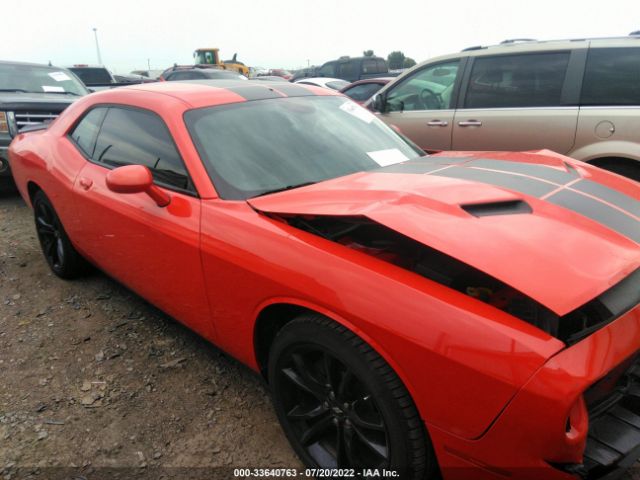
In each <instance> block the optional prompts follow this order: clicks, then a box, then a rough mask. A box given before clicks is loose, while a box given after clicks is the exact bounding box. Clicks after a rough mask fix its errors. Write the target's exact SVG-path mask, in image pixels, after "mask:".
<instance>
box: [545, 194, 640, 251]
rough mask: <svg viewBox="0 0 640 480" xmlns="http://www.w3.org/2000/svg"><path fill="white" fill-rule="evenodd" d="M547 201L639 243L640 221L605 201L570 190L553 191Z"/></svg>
mask: <svg viewBox="0 0 640 480" xmlns="http://www.w3.org/2000/svg"><path fill="white" fill-rule="evenodd" d="M547 201H548V202H550V203H553V204H555V205H559V206H561V207H564V208H568V209H569V210H573V211H574V212H576V213H579V214H581V215H584V216H585V217H588V218H590V219H592V220H595V221H596V222H598V223H601V224H602V225H605V226H607V227H609V228H610V229H611V230H615V231H616V232H618V233H620V234H622V235H624V236H625V237H629V238H630V239H632V240H633V241H635V242H637V243H640V222H638V221H637V220H634V219H633V218H632V217H630V216H629V215H626V214H625V213H623V212H621V211H620V210H617V209H615V208H613V207H611V206H609V205H607V204H606V203H603V202H601V201H599V200H595V199H593V198H590V197H587V196H585V195H581V194H580V193H577V192H572V191H571V190H562V191H560V192H558V193H555V194H553V195H551V196H550V197H549V198H547Z"/></svg>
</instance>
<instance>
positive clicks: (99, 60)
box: [93, 27, 102, 65]
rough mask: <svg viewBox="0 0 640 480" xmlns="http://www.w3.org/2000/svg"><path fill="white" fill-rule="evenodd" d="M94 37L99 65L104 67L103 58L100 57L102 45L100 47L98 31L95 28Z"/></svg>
mask: <svg viewBox="0 0 640 480" xmlns="http://www.w3.org/2000/svg"><path fill="white" fill-rule="evenodd" d="M93 35H94V37H95V39H96V52H97V54H98V65H102V56H101V55H100V45H98V29H97V28H95V27H93Z"/></svg>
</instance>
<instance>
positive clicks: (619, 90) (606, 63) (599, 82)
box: [580, 48, 640, 105]
mask: <svg viewBox="0 0 640 480" xmlns="http://www.w3.org/2000/svg"><path fill="white" fill-rule="evenodd" d="M580 103H581V104H582V105H640V48H592V49H591V50H589V56H588V57H587V69H586V72H585V74H584V82H583V85H582V99H581V101H580Z"/></svg>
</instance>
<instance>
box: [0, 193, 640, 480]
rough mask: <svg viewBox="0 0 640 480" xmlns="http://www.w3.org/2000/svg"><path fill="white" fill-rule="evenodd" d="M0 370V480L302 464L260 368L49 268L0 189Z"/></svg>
mask: <svg viewBox="0 0 640 480" xmlns="http://www.w3.org/2000/svg"><path fill="white" fill-rule="evenodd" d="M0 372H2V373H1V375H2V376H1V382H0V478H2V479H4V480H13V479H18V478H34V479H46V480H57V479H58V478H59V479H65V480H67V479H69V480H70V479H75V480H99V479H103V478H104V479H105V480H106V479H109V480H110V479H114V478H123V479H124V478H149V479H156V480H159V479H166V480H169V479H174V478H175V479H191V478H193V479H200V478H208V479H212V478H232V477H233V468H234V467H240V468H242V467H252V468H301V465H300V463H299V461H298V460H297V458H296V457H295V455H294V454H293V451H292V450H291V448H290V447H289V445H288V443H287V440H286V439H285V437H284V435H283V433H282V431H281V429H280V426H279V424H278V422H277V419H276V417H275V414H274V412H273V409H272V407H271V403H270V400H269V396H268V393H267V390H266V388H265V386H264V384H263V383H262V381H261V379H260V378H259V377H258V376H257V375H255V374H254V373H252V372H251V371H250V370H248V369H247V368H245V367H243V366H241V365H240V364H238V363H237V362H235V361H234V360H232V359H230V358H229V357H227V356H225V355H224V354H222V353H221V352H220V351H218V350H217V349H216V348H215V347H213V346H211V345H210V344H209V343H207V342H205V341H204V340H202V339H200V338H199V337H198V336H197V335H195V334H194V333H192V332H190V331H189V330H187V329H186V328H185V327H183V326H181V325H180V324H179V323H177V322H175V321H173V320H172V319H171V318H169V317H167V316H166V315H164V314H163V313H161V312H160V311H158V310H157V309H155V308H153V307H152V306H150V305H149V304H148V303H146V302H145V301H144V300H142V299H141V298H140V297H138V296H136V295H135V294H133V293H132V292H130V291H129V290H127V289H125V288H124V287H122V286H120V285H119V284H117V283H116V282H114V281H113V280H111V279H109V278H107V277H105V276H104V275H102V274H100V273H95V274H93V275H91V276H89V277H87V278H85V279H82V280H79V281H73V282H64V281H62V280H59V279H57V278H56V277H54V276H53V275H52V274H51V273H50V272H49V269H48V268H47V266H46V264H45V262H44V260H43V258H42V255H41V253H40V249H39V246H38V242H37V239H36V237H35V231H34V228H33V221H32V216H31V211H30V210H29V209H28V208H27V207H26V206H25V204H24V203H23V202H22V200H21V199H20V198H19V197H18V196H17V195H15V194H0ZM625 479H626V480H632V479H633V480H640V471H638V470H636V473H635V474H633V475H631V474H629V475H627V476H626V477H625Z"/></svg>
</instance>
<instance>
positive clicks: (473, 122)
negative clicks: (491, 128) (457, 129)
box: [458, 120, 482, 127]
mask: <svg viewBox="0 0 640 480" xmlns="http://www.w3.org/2000/svg"><path fill="white" fill-rule="evenodd" d="M458 125H460V126H461V127H481V126H482V122H481V121H480V120H464V121H462V122H458Z"/></svg>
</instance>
